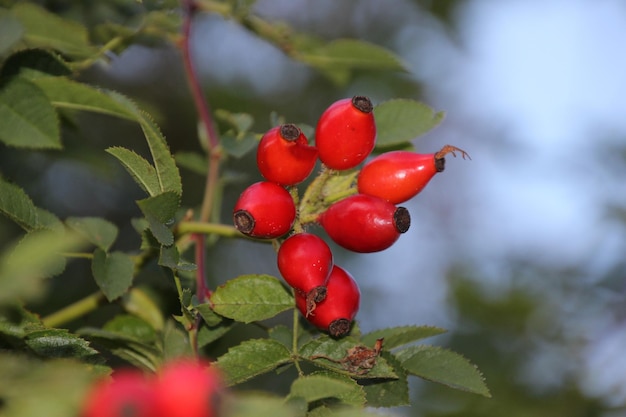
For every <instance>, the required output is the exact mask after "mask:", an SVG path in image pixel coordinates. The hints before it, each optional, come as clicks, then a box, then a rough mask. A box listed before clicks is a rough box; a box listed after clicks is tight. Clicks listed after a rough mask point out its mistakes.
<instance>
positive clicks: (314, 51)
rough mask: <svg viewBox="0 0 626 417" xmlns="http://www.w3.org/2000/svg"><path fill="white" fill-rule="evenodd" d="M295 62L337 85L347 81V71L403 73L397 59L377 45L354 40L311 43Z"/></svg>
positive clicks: (402, 66)
mask: <svg viewBox="0 0 626 417" xmlns="http://www.w3.org/2000/svg"><path fill="white" fill-rule="evenodd" d="M296 58H297V59H298V60H300V61H302V62H304V63H306V64H309V65H311V66H312V67H315V68H317V69H319V70H321V71H322V72H323V73H324V74H325V75H327V76H329V77H330V78H331V79H332V80H333V81H335V82H336V83H338V84H344V83H345V82H346V81H348V78H349V76H350V70H355V69H365V70H379V71H406V67H405V65H404V64H403V63H402V61H401V60H400V58H398V56H397V55H395V54H394V53H392V52H391V51H389V50H388V49H385V48H382V47H380V46H378V45H375V44H372V43H369V42H365V41H362V40H356V39H337V40H334V41H331V42H328V43H313V44H311V45H310V46H308V47H305V48H303V49H302V50H300V51H298V54H297V55H296Z"/></svg>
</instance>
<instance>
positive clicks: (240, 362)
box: [216, 339, 291, 385]
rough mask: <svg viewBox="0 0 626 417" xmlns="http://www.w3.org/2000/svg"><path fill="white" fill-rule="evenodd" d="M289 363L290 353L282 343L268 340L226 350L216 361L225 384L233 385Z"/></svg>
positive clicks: (254, 341)
mask: <svg viewBox="0 0 626 417" xmlns="http://www.w3.org/2000/svg"><path fill="white" fill-rule="evenodd" d="M290 361H291V353H290V352H289V350H288V349H287V348H286V347H285V346H283V344H282V343H280V342H277V341H275V340H270V339H251V340H247V341H245V342H242V343H241V344H239V345H237V346H234V347H232V348H230V349H228V352H226V353H225V354H224V355H222V356H220V357H219V358H218V359H217V362H216V365H217V366H218V367H219V368H220V369H221V370H222V372H224V374H225V377H226V383H227V384H228V385H235V384H239V383H241V382H244V381H247V380H248V379H250V378H253V377H255V376H257V375H261V374H264V373H266V372H269V371H271V370H273V369H276V368H277V367H279V366H280V365H283V364H286V363H289V362H290Z"/></svg>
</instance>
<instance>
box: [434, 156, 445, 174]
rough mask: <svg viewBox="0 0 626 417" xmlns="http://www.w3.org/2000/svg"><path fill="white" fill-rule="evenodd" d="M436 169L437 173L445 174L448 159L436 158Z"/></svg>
mask: <svg viewBox="0 0 626 417" xmlns="http://www.w3.org/2000/svg"><path fill="white" fill-rule="evenodd" d="M435 169H436V170H437V172H443V170H444V169H446V158H444V157H443V156H442V157H441V158H437V157H435Z"/></svg>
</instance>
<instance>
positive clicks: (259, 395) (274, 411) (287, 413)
mask: <svg viewBox="0 0 626 417" xmlns="http://www.w3.org/2000/svg"><path fill="white" fill-rule="evenodd" d="M232 394H233V395H229V396H227V397H226V398H225V400H226V402H225V404H224V409H226V410H228V412H227V413H224V415H226V416H229V417H270V416H271V417H304V414H300V413H296V410H295V409H294V408H295V407H293V405H292V404H289V403H287V404H285V400H284V399H283V398H282V397H278V396H274V395H270V394H269V393H268V392H260V391H259V392H246V391H237V392H233V393H232ZM305 411H306V410H305ZM379 417H380V416H379Z"/></svg>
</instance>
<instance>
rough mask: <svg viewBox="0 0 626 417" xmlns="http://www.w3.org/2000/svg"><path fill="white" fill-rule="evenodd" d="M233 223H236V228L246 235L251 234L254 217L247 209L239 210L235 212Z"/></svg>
mask: <svg viewBox="0 0 626 417" xmlns="http://www.w3.org/2000/svg"><path fill="white" fill-rule="evenodd" d="M233 223H234V224H235V229H237V230H239V231H240V232H241V233H243V234H244V235H249V234H250V233H252V230H254V224H255V221H254V217H252V214H250V213H249V212H248V211H246V210H237V211H236V212H235V213H233Z"/></svg>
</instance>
